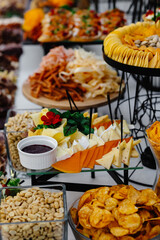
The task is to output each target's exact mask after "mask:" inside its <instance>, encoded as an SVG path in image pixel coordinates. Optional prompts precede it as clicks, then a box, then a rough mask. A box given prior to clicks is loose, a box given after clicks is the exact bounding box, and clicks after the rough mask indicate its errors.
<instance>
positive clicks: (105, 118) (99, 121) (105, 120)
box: [92, 115, 109, 125]
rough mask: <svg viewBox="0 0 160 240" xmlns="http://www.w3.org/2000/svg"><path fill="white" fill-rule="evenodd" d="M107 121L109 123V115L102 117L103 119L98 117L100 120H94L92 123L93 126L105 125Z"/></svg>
mask: <svg viewBox="0 0 160 240" xmlns="http://www.w3.org/2000/svg"><path fill="white" fill-rule="evenodd" d="M107 121H109V118H108V115H104V116H101V117H98V118H96V119H94V120H93V121H92V124H93V125H96V124H99V123H104V122H107Z"/></svg>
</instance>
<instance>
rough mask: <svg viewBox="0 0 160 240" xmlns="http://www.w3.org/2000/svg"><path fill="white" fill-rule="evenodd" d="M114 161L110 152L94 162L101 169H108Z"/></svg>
mask: <svg viewBox="0 0 160 240" xmlns="http://www.w3.org/2000/svg"><path fill="white" fill-rule="evenodd" d="M113 160H114V153H113V152H112V151H111V152H109V153H107V154H105V155H104V156H103V157H102V158H101V159H98V160H96V162H97V163H99V164H100V165H102V166H103V167H105V168H107V169H110V167H111V165H112V163H113Z"/></svg>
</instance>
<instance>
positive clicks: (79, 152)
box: [28, 109, 140, 173]
mask: <svg viewBox="0 0 160 240" xmlns="http://www.w3.org/2000/svg"><path fill="white" fill-rule="evenodd" d="M31 117H32V119H33V121H34V124H35V126H36V127H35V128H34V129H32V130H29V131H28V136H35V135H45V136H49V137H53V138H55V139H56V140H57V142H58V148H57V156H56V159H57V162H56V163H54V164H53V165H52V167H54V168H55V169H57V170H60V171H63V172H69V173H73V172H80V171H81V170H82V168H93V167H94V166H95V165H96V164H100V165H102V166H104V167H105V168H107V169H110V167H111V165H112V164H113V165H115V166H117V167H121V164H122V163H125V164H126V165H129V162H130V158H131V157H133V158H136V157H138V156H139V154H138V152H137V151H136V149H135V146H136V145H137V144H138V143H140V140H137V141H133V139H132V138H124V141H122V142H121V140H120V139H121V130H120V128H121V123H120V121H114V123H113V125H112V123H111V121H110V119H109V118H108V115H105V116H102V117H98V114H96V113H95V114H93V116H92V128H91V131H90V134H89V117H88V113H84V114H80V113H78V112H75V113H71V112H69V111H67V112H64V113H60V112H59V111H57V110H56V109H43V111H41V112H39V113H35V114H32V115H31ZM123 123H124V130H123V135H124V136H126V135H128V134H130V131H129V128H128V125H127V123H126V121H123ZM111 154H112V157H111V158H109V156H108V155H111ZM98 159H99V160H98ZM96 160H97V161H96ZM75 162H76V164H75Z"/></svg>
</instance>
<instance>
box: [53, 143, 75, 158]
mask: <svg viewBox="0 0 160 240" xmlns="http://www.w3.org/2000/svg"><path fill="white" fill-rule="evenodd" d="M72 155H73V152H72V150H71V149H67V148H63V147H59V146H58V147H57V154H56V160H57V161H61V160H65V159H67V158H70V157H71V156H72Z"/></svg>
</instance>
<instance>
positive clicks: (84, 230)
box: [77, 228, 90, 238]
mask: <svg viewBox="0 0 160 240" xmlns="http://www.w3.org/2000/svg"><path fill="white" fill-rule="evenodd" d="M77 230H78V232H80V233H81V234H83V235H84V236H86V237H88V238H90V232H89V229H86V228H83V229H80V228H77Z"/></svg>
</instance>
